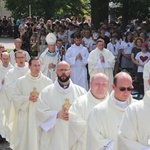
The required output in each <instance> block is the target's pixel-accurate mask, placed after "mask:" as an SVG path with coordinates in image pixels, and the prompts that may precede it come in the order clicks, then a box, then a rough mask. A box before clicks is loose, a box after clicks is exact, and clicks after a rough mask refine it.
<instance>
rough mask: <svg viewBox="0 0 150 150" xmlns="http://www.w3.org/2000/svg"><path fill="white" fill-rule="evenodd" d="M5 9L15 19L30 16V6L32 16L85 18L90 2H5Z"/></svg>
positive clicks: (36, 0) (30, 0) (9, 0)
mask: <svg viewBox="0 0 150 150" xmlns="http://www.w3.org/2000/svg"><path fill="white" fill-rule="evenodd" d="M4 1H5V7H6V8H7V9H8V10H10V11H11V12H12V16H13V17H14V18H18V17H26V16H28V15H29V4H31V7H32V15H35V16H42V17H44V18H46V19H49V18H51V17H62V16H65V15H69V16H71V15H73V16H79V15H81V16H83V15H84V14H87V13H88V11H87V10H86V6H87V5H86V4H87V1H88V0H63V1H60V0H55V1H54V0H4Z"/></svg>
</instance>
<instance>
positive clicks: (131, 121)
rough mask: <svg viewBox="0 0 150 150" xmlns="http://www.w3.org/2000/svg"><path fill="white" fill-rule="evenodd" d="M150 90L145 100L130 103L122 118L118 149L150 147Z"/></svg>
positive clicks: (145, 149)
mask: <svg viewBox="0 0 150 150" xmlns="http://www.w3.org/2000/svg"><path fill="white" fill-rule="evenodd" d="M149 114H150V91H147V92H146V94H145V96H144V98H143V100H141V101H138V102H136V103H134V104H132V105H130V106H129V107H128V108H127V110H126V112H125V115H124V117H123V119H122V122H121V125H120V129H119V138H118V150H149V149H150V119H148V118H149Z"/></svg>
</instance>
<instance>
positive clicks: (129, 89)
mask: <svg viewBox="0 0 150 150" xmlns="http://www.w3.org/2000/svg"><path fill="white" fill-rule="evenodd" d="M118 88H119V90H120V91H122V92H123V91H125V90H127V91H133V90H134V87H127V88H125V87H118Z"/></svg>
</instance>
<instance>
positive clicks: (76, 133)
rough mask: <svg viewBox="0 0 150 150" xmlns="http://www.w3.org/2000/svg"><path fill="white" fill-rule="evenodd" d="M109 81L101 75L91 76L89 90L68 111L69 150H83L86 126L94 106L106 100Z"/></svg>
mask: <svg viewBox="0 0 150 150" xmlns="http://www.w3.org/2000/svg"><path fill="white" fill-rule="evenodd" d="M108 86H109V79H108V77H107V76H106V75H105V74H103V73H97V74H95V75H93V77H92V79H91V82H90V87H91V88H90V90H89V91H88V93H87V94H85V95H82V96H80V97H78V98H77V100H75V102H74V103H73V105H72V106H71V108H70V109H69V146H70V147H69V149H70V150H85V146H86V138H85V137H86V124H87V118H88V116H89V113H90V111H91V110H92V108H93V107H94V106H96V105H97V104H99V103H101V102H103V101H104V100H106V99H108V97H109V94H108V92H107V91H108Z"/></svg>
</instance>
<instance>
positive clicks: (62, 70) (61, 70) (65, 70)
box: [58, 69, 70, 72]
mask: <svg viewBox="0 0 150 150" xmlns="http://www.w3.org/2000/svg"><path fill="white" fill-rule="evenodd" d="M58 71H59V72H68V71H70V69H58Z"/></svg>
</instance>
